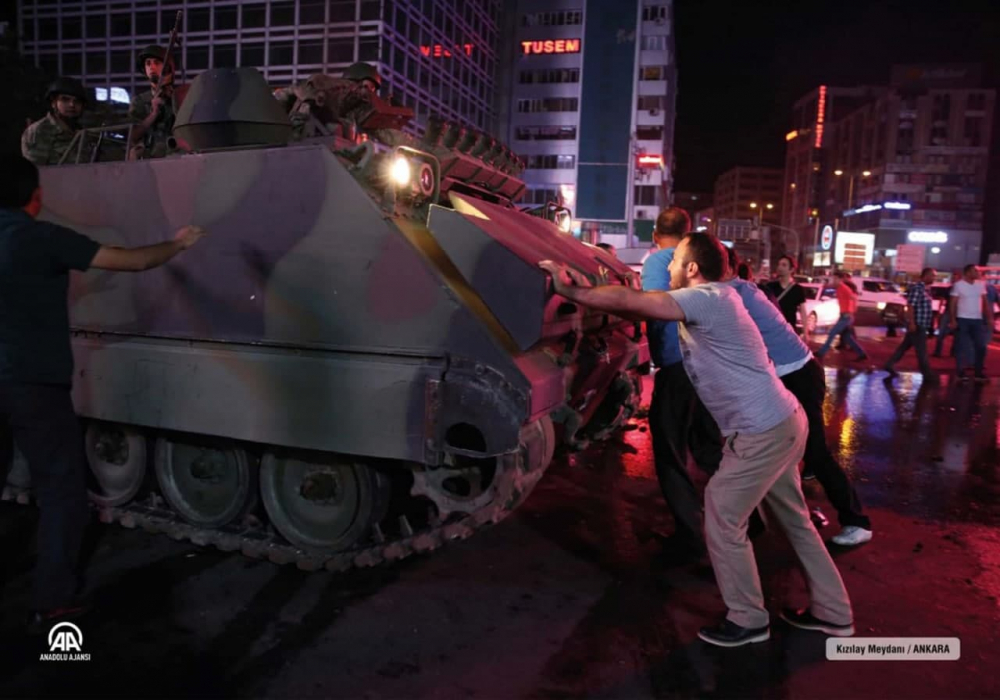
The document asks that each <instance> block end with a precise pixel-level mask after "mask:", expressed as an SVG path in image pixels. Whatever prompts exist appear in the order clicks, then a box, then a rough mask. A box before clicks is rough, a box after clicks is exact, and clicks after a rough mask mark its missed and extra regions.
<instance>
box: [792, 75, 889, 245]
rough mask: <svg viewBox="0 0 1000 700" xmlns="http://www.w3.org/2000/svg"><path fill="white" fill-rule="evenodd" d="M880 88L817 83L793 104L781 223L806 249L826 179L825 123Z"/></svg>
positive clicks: (812, 235) (811, 240)
mask: <svg viewBox="0 0 1000 700" xmlns="http://www.w3.org/2000/svg"><path fill="white" fill-rule="evenodd" d="M880 91H881V90H880V89H879V88H871V87H856V88H841V87H832V86H829V85H820V86H819V87H817V88H816V89H815V90H812V91H811V92H809V93H808V94H806V95H804V96H803V97H801V98H800V99H799V100H797V101H796V102H795V104H794V106H793V107H792V122H791V125H790V129H791V130H790V131H789V132H788V133H787V134H786V135H785V141H786V144H787V145H786V149H785V174H784V185H783V190H782V222H781V223H782V226H785V227H786V228H790V229H794V230H795V231H797V232H798V234H799V241H800V242H801V245H802V248H803V249H807V248H809V247H811V246H812V245H813V244H814V241H815V239H816V238H817V237H818V235H819V234H818V224H819V220H820V215H821V211H820V209H821V208H822V190H823V186H824V183H825V181H826V177H827V172H828V170H829V169H828V168H827V167H826V156H825V154H826V151H827V149H828V146H829V139H828V137H827V130H828V124H829V123H830V122H831V121H836V120H837V119H839V118H840V117H842V116H843V115H844V114H846V113H847V112H849V111H850V110H852V109H854V108H856V107H857V106H858V105H861V104H863V103H864V102H866V101H869V100H871V99H872V98H873V97H874V96H875V95H877V94H878V93H879V92H880Z"/></svg>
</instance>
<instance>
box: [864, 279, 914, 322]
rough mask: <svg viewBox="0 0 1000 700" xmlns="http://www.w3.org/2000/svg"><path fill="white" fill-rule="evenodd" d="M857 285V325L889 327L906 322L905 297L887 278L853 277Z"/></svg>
mask: <svg viewBox="0 0 1000 700" xmlns="http://www.w3.org/2000/svg"><path fill="white" fill-rule="evenodd" d="M854 283H855V284H856V285H857V287H858V319H857V323H858V325H872V324H874V325H882V326H888V327H889V328H890V329H891V328H894V327H897V326H902V325H904V324H905V322H906V297H904V296H903V294H902V293H901V292H900V291H899V287H897V286H896V285H895V284H893V283H892V282H890V281H889V280H885V279H879V278H877V277H858V278H855V279H854Z"/></svg>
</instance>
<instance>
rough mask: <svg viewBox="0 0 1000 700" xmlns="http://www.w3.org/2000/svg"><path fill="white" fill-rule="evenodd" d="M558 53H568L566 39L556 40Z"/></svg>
mask: <svg viewBox="0 0 1000 700" xmlns="http://www.w3.org/2000/svg"><path fill="white" fill-rule="evenodd" d="M556 53H566V41H565V40H564V39H556Z"/></svg>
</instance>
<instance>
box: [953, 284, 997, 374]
mask: <svg viewBox="0 0 1000 700" xmlns="http://www.w3.org/2000/svg"><path fill="white" fill-rule="evenodd" d="M948 311H949V314H950V316H951V327H952V328H953V329H956V331H955V347H956V353H955V365H956V369H957V370H958V380H959V381H961V382H965V381H968V379H969V378H968V377H967V376H966V374H965V371H966V370H967V369H968V367H969V355H970V354H972V355H973V357H974V362H975V372H976V381H977V382H987V381H989V380H988V379H987V378H986V373H985V371H984V365H985V363H986V333H984V332H983V327H984V321H985V327H986V328H992V327H993V307H992V305H991V304H990V303H989V302H988V301H987V296H986V285H985V284H984V283H983V282H982V281H980V279H979V270H977V269H976V266H975V265H966V266H965V269H963V270H962V279H960V280H959V281H958V282H956V283H955V284H954V285H952V287H951V299H949V301H948Z"/></svg>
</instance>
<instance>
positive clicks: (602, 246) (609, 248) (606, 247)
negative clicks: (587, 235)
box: [594, 243, 615, 253]
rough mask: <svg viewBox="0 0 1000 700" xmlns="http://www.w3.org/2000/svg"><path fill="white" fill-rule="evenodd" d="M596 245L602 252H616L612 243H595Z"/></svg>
mask: <svg viewBox="0 0 1000 700" xmlns="http://www.w3.org/2000/svg"><path fill="white" fill-rule="evenodd" d="M594 245H596V246H597V247H598V248H600V249H601V250H606V251H608V252H609V253H613V252H615V247H614V246H613V245H611V244H610V243H595V244H594Z"/></svg>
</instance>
